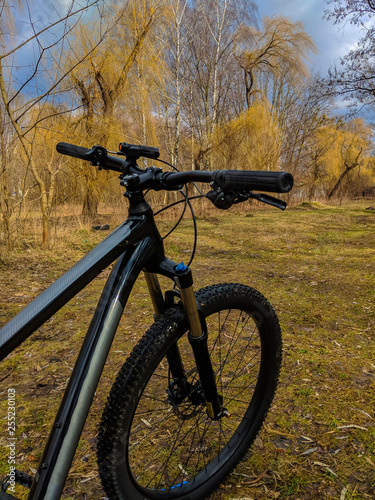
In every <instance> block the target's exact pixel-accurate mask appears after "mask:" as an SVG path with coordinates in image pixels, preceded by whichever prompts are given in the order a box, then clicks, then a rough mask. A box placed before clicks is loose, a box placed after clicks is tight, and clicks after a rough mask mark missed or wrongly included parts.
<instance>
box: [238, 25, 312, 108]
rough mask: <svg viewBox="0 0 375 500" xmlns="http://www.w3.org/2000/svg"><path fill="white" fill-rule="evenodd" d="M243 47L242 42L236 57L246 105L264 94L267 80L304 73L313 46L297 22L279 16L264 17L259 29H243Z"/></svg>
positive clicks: (306, 72)
mask: <svg viewBox="0 0 375 500" xmlns="http://www.w3.org/2000/svg"><path fill="white" fill-rule="evenodd" d="M244 34H245V35H246V41H247V47H246V48H245V50H242V47H243V46H242V45H240V49H239V50H238V53H237V60H238V63H239V65H240V67H241V68H242V70H243V75H244V84H245V90H246V104H247V106H248V107H250V106H251V104H252V103H253V102H254V100H257V99H258V98H260V99H262V98H264V97H265V96H267V92H268V85H269V82H270V80H275V79H278V78H284V77H285V75H287V74H294V75H303V76H307V75H308V73H309V70H308V66H307V58H308V54H309V52H310V51H313V52H315V51H316V47H315V44H314V42H313V40H312V38H311V37H310V36H309V35H308V34H307V33H306V31H305V29H304V26H303V24H302V23H301V22H295V23H294V22H292V21H291V20H290V19H288V18H286V17H282V16H276V17H271V18H270V17H264V18H263V29H261V30H257V29H255V28H251V27H250V28H247V30H246V32H245V33H244Z"/></svg>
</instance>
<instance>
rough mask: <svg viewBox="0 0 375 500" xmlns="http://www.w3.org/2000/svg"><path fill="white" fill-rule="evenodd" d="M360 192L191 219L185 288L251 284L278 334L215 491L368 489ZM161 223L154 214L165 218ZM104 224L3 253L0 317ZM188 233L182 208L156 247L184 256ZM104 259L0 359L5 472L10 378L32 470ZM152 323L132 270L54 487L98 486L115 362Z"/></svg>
mask: <svg viewBox="0 0 375 500" xmlns="http://www.w3.org/2000/svg"><path fill="white" fill-rule="evenodd" d="M371 204H372V205H373V203H371V202H370V203H368V204H364V203H351V204H347V205H342V206H325V205H322V204H319V203H312V204H302V205H300V206H297V207H293V208H291V209H288V210H287V211H286V212H280V211H277V210H274V209H273V210H272V209H261V208H253V206H251V207H250V208H248V209H246V211H233V210H230V211H229V212H220V211H215V212H211V211H210V212H208V211H206V213H205V216H203V215H202V216H200V217H199V218H198V231H199V239H198V250H197V255H196V257H195V260H194V262H193V265H192V269H193V273H194V277H195V283H196V287H200V286H205V285H208V284H211V283H219V282H224V281H231V282H243V283H245V284H249V285H251V286H253V287H254V288H257V289H259V290H260V291H261V292H262V293H263V294H264V295H265V296H266V297H267V298H268V300H269V301H270V302H271V303H272V304H273V306H274V307H275V309H276V311H277V314H278V316H279V318H280V323H281V327H282V333H283V339H284V358H283V369H282V374H281V378H280V384H279V389H278V391H277V394H276V397H275V400H274V404H273V406H272V408H271V410H270V412H269V414H268V417H267V419H266V423H265V425H264V428H263V430H262V431H261V433H260V435H259V437H258V438H257V440H256V442H255V444H254V446H253V447H252V449H251V450H250V452H249V455H248V456H247V458H246V460H244V461H243V462H242V463H241V464H240V465H239V466H238V467H237V468H236V469H235V471H234V472H233V474H232V475H231V476H230V477H229V478H228V480H227V481H226V483H225V484H224V485H222V486H221V487H220V488H219V489H218V490H217V492H216V493H214V494H213V495H212V497H211V498H212V500H227V499H233V500H234V499H237V500H240V499H241V500H249V499H254V500H259V499H260V500H266V499H267V500H268V499H269V500H270V499H276V498H280V499H282V498H288V499H292V500H297V499H300V500H310V499H311V500H315V499H316V500H320V499H322V500H323V499H327V500H328V499H330V500H352V499H353V500H354V499H358V500H359V499H363V500H365V499H374V498H375V412H374V408H375V355H374V354H375V339H374V332H375V314H374V309H375V305H374V303H375V300H374V299H375V286H374V285H375V278H374V267H375V231H374V229H375V212H374V210H367V209H366V208H368V206H369V205H371ZM107 219H108V218H107ZM107 219H106V218H105V217H104V221H105V220H107ZM108 220H109V219H108ZM170 224H171V223H170V222H168V221H161V228H162V231H166V230H167V227H169V226H170ZM104 233H105V232H103V234H102V233H101V232H95V231H92V230H91V229H90V228H89V227H88V228H87V229H85V228H82V227H81V228H78V229H76V228H72V229H71V231H70V234H69V238H67V240H66V242H65V243H61V242H60V243H59V246H58V248H55V249H52V250H49V251H41V250H40V249H38V248H37V247H34V246H30V245H27V244H26V243H25V244H23V245H22V244H20V248H19V249H18V250H16V251H13V252H10V253H6V254H4V253H3V254H2V258H1V261H0V273H1V285H2V286H1V288H0V325H3V324H4V323H5V322H6V321H7V320H9V319H10V318H11V317H12V316H13V315H15V314H16V313H17V311H19V310H20V309H21V308H22V307H23V306H25V305H26V304H27V303H29V302H30V300H31V299H32V298H33V297H35V296H36V295H37V294H38V293H39V292H40V291H42V290H43V289H44V288H45V287H46V286H47V285H48V284H50V283H51V282H53V281H54V279H56V277H58V276H59V275H61V274H62V272H63V271H64V270H67V269H68V268H69V267H70V266H71V265H72V264H73V263H74V262H75V261H76V260H78V259H79V258H80V257H81V256H82V255H84V253H85V252H87V251H88V250H90V248H92V247H93V246H94V245H95V244H96V242H97V241H99V240H100V239H101V238H102V237H103V236H104ZM105 234H107V233H105ZM191 246H192V229H191V223H190V222H189V221H185V220H184V221H183V222H182V224H181V225H180V227H179V229H178V230H177V231H176V232H175V233H173V236H172V237H170V238H169V239H168V241H167V243H166V248H167V254H168V255H169V256H170V257H172V258H174V259H175V260H178V261H181V260H184V261H185V262H186V261H187V260H188V259H189V252H190V249H191ZM108 272H109V271H104V272H103V273H102V274H101V275H100V276H99V277H98V279H96V280H95V281H94V282H93V283H92V284H91V285H89V286H88V287H86V288H85V289H84V290H83V291H82V292H80V293H79V294H78V295H77V296H76V297H75V298H74V299H72V300H71V301H70V302H69V303H68V304H67V305H66V306H65V307H64V308H63V309H62V310H61V311H60V312H59V313H58V314H57V315H56V316H55V317H53V318H52V319H51V320H49V321H48V322H47V323H46V324H45V325H44V326H43V327H42V328H40V329H39V330H38V331H37V332H36V333H35V334H33V335H32V336H31V337H30V339H28V340H27V341H25V342H24V343H23V344H22V345H21V346H20V347H19V348H18V349H17V350H16V351H15V352H14V353H13V354H12V355H11V356H9V357H8V358H7V359H6V360H5V361H4V362H3V364H2V370H1V375H0V380H1V388H0V404H1V406H0V412H1V413H0V414H1V415H2V416H3V418H2V420H1V422H2V424H1V429H0V431H1V432H0V434H1V441H0V442H1V444H2V448H1V452H0V474H1V475H4V474H5V473H6V472H7V471H9V464H8V463H7V462H8V458H9V447H7V437H8V430H7V426H6V424H7V408H8V406H7V404H8V389H9V388H11V389H15V392H16V400H15V401H16V403H15V410H16V436H17V441H16V447H15V453H16V455H15V461H16V464H17V468H19V469H20V470H23V471H25V472H27V473H29V474H32V473H33V472H35V469H36V467H37V464H38V460H39V459H40V458H41V449H42V446H43V443H44V442H45V440H46V438H47V436H48V432H49V429H50V426H51V424H52V420H53V415H54V413H55V412H56V411H57V408H58V404H59V400H60V398H61V396H62V394H63V390H64V388H65V386H66V383H67V380H68V377H69V374H70V372H71V369H72V366H73V365H74V361H75V358H76V356H77V352H78V347H79V345H80V342H81V341H82V339H83V337H84V334H85V331H86V329H87V327H88V324H89V321H90V317H91V315H92V313H93V311H94V308H95V305H96V302H97V300H98V296H99V293H100V289H101V287H102V286H103V284H104V280H105V278H106V277H107V275H108ZM151 322H152V311H151V303H150V299H149V298H148V296H147V292H146V286H145V283H144V280H143V278H142V280H140V281H139V282H138V283H137V284H136V286H135V288H134V290H133V292H132V294H131V297H130V302H129V306H128V307H127V310H126V314H125V315H124V318H123V319H122V321H121V325H120V328H119V331H118V335H117V337H116V339H115V342H114V345H113V347H112V350H111V354H110V356H109V358H108V361H107V364H106V367H105V370H104V373H103V377H102V379H101V382H100V386H99V388H98V391H97V393H96V396H95V401H94V403H93V406H92V408H91V410H90V415H89V419H88V421H87V424H86V427H85V430H84V433H83V436H82V439H81V441H80V443H79V447H78V450H77V453H76V456H75V459H74V463H73V465H72V468H71V472H70V475H69V480H68V482H67V486H66V489H65V492H64V498H71V499H77V500H78V499H86V498H87V499H102V498H105V494H104V492H103V491H102V489H101V487H100V482H99V478H98V475H97V468H96V462H95V450H96V437H95V436H96V431H97V425H98V421H99V418H100V414H101V411H102V408H103V406H104V404H105V400H106V396H107V394H108V391H109V388H110V386H111V384H112V383H113V380H114V377H115V374H116V373H117V371H118V370H119V368H120V367H121V365H122V363H123V362H124V360H125V359H126V357H127V355H128V353H129V352H130V350H131V349H132V348H133V346H134V345H135V344H136V342H137V340H138V339H139V337H140V335H141V334H142V333H143V332H144V331H145V329H147V327H148V326H149V325H150V324H151ZM17 495H18V496H20V497H21V496H22V493H21V490H18V493H17ZM23 498H25V497H23Z"/></svg>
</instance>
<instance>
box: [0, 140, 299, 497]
mask: <svg viewBox="0 0 375 500" xmlns="http://www.w3.org/2000/svg"><path fill="white" fill-rule="evenodd" d="M57 150H58V152H60V153H62V154H65V155H70V156H72V157H75V158H79V159H82V160H86V161H88V162H90V163H91V165H93V166H97V167H98V168H99V169H106V170H113V171H115V172H118V173H119V174H120V184H121V186H123V187H124V188H125V196H126V197H127V198H128V200H129V214H128V218H127V219H126V220H125V222H123V223H122V224H121V225H120V226H119V227H117V229H115V230H114V231H113V232H112V233H111V234H110V235H109V236H107V237H106V238H105V239H104V240H103V241H102V242H101V243H99V244H98V245H97V246H96V247H95V248H94V249H93V250H92V251H91V252H89V253H88V254H87V255H86V256H85V257H84V258H83V259H82V260H80V261H79V262H78V263H76V264H75V265H74V266H73V267H72V268H71V269H70V270H69V271H67V272H66V273H65V274H64V275H63V276H61V277H60V278H59V279H57V281H55V282H54V283H53V284H52V285H51V286H49V287H48V288H47V289H46V290H45V291H44V292H43V293H42V294H41V295H39V296H38V297H37V298H36V299H35V300H34V301H32V302H31V303H30V304H29V305H28V306H27V307H26V308H25V309H23V310H22V311H21V312H20V313H19V314H18V315H17V316H15V317H14V318H13V319H12V320H11V321H10V322H9V323H8V324H6V325H5V326H3V327H2V328H1V330H0V359H3V358H4V357H5V356H7V355H8V354H9V353H11V352H12V351H13V350H14V349H16V348H17V346H18V345H20V343H21V342H23V341H24V340H25V339H26V338H28V337H29V336H30V335H31V334H32V333H33V332H34V331H35V330H36V329H37V328H39V327H40V326H41V325H42V324H43V323H44V322H45V321H47V320H48V319H49V318H50V317H51V316H52V315H53V314H55V313H56V312H57V311H58V310H59V309H60V308H61V307H62V306H63V305H64V304H66V303H67V302H68V301H69V300H70V299H71V298H72V297H73V296H74V295H75V294H77V293H78V292H79V291H80V290H82V289H83V288H84V287H85V286H86V285H87V284H88V283H89V282H91V281H92V280H93V279H94V278H95V277H96V276H97V275H98V274H99V273H100V272H101V271H102V270H103V269H105V268H106V267H107V266H109V265H110V264H112V263H113V262H115V264H114V266H113V269H112V271H111V273H110V275H109V278H108V280H107V282H106V284H105V287H104V289H103V292H102V294H101V297H100V299H99V302H98V305H97V308H96V310H95V313H94V316H93V318H92V321H91V323H90V326H89V328H88V332H87V334H86V336H85V339H84V341H83V344H82V347H81V349H80V352H79V354H78V358H77V361H76V363H75V366H74V369H73V371H72V375H71V377H70V380H69V382H68V385H67V388H66V391H65V393H64V396H63V399H62V402H61V405H60V408H59V410H58V412H57V415H56V418H55V421H54V423H53V425H52V430H51V432H50V435H49V439H48V442H47V444H46V447H45V449H44V452H43V457H42V460H41V462H40V464H39V467H38V470H37V472H36V474H35V477H31V476H30V475H28V474H26V473H25V472H21V471H18V470H15V471H14V474H13V477H9V476H8V477H6V478H5V479H4V481H3V483H2V488H1V491H0V500H5V499H8V500H10V499H14V498H15V497H14V496H12V495H11V494H10V493H9V485H10V484H11V482H12V481H13V482H14V481H15V482H16V483H20V484H22V485H23V486H26V487H28V488H30V491H29V494H28V499H32V500H42V499H43V500H56V499H58V498H60V497H61V494H62V491H63V488H64V484H65V480H66V477H67V475H68V472H69V468H70V466H71V463H72V460H73V456H74V453H75V450H76V448H77V445H78V441H79V438H80V435H81V432H82V428H83V425H84V423H85V420H86V416H87V413H88V411H89V407H90V404H91V402H92V399H93V396H94V393H95V390H96V387H97V384H98V381H99V378H100V376H101V372H102V369H103V366H104V364H105V361H106V358H107V355H108V353H109V350H110V347H111V344H112V341H113V338H114V335H115V332H116V329H117V326H118V324H119V321H120V318H121V315H122V313H123V310H124V308H125V305H126V302H127V299H128V297H129V294H130V292H131V290H132V287H133V285H134V283H135V281H136V279H137V278H138V277H139V275H140V273H141V272H143V273H144V276H145V279H146V283H147V287H148V290H149V293H150V297H151V300H152V304H153V309H154V318H155V321H154V323H153V325H152V326H151V327H150V329H149V330H148V331H147V332H146V333H145V335H144V336H143V337H142V338H141V339H140V340H139V342H138V344H137V345H136V346H135V347H134V349H133V351H132V352H131V354H130V356H129V358H128V359H127V360H126V362H125V364H124V365H123V367H122V369H121V370H120V372H119V374H118V376H117V378H116V380H115V382H114V385H113V387H112V389H111V391H110V394H109V397H108V400H107V404H106V407H105V409H104V412H103V415H102V419H101V423H100V427H99V433H98V441H97V458H98V468H99V475H100V478H101V482H102V485H103V488H104V490H105V492H106V494H107V496H108V497H109V498H110V499H111V500H115V499H127V500H145V499H150V500H151V499H152V500H153V499H155V500H156V499H181V500H194V499H196V500H201V499H203V498H205V497H207V496H209V495H210V493H211V492H212V491H213V490H214V489H215V488H217V486H218V485H219V484H220V483H221V482H222V481H223V480H224V479H225V478H226V476H227V475H228V474H229V473H230V472H231V471H232V470H233V469H234V467H235V466H236V464H237V463H238V462H239V461H240V460H241V458H243V457H244V455H245V453H246V452H247V450H248V448H249V447H250V445H251V444H252V442H253V441H254V439H255V437H256V435H257V433H258V431H259V430H260V428H261V426H262V423H263V421H264V419H265V417H266V414H267V411H268V409H269V407H270V405H271V402H272V399H273V396H274V393H275V389H276V385H277V381H278V376H279V371H280V364H281V354H282V353H281V351H282V342H281V333H280V327H279V322H278V319H277V316H276V314H275V312H274V310H273V308H272V307H271V305H270V304H269V303H268V301H267V300H266V299H265V298H264V297H263V296H262V295H261V294H260V293H259V292H258V291H256V290H254V289H253V288H251V287H249V286H247V285H242V284H238V283H229V284H227V283H221V284H215V285H212V286H207V287H204V288H202V289H200V290H198V291H197V292H194V287H193V277H192V271H191V268H190V264H191V259H190V262H189V263H188V264H184V263H182V262H180V263H178V262H174V261H172V260H171V259H169V258H167V257H166V256H165V253H164V246H163V238H162V237H161V235H160V233H159V231H158V229H157V226H156V224H155V221H154V214H153V211H152V209H151V207H150V205H149V203H148V202H147V201H146V198H145V196H146V193H147V192H148V191H149V190H168V191H179V192H180V193H181V194H182V201H183V203H184V206H185V207H186V206H190V207H191V199H192V198H196V197H202V196H204V197H206V198H208V199H209V200H210V201H211V202H212V203H213V204H214V205H215V206H216V207H218V208H220V209H228V208H229V207H230V206H232V205H233V204H237V203H240V202H243V201H245V200H248V199H252V198H255V199H258V200H259V201H261V202H264V203H268V204H270V205H273V206H276V207H278V208H281V209H285V207H286V203H285V202H284V201H281V200H278V199H276V198H274V197H272V196H270V195H268V194H264V193H254V191H266V192H276V193H286V192H288V191H290V189H291V188H292V185H293V177H292V176H291V175H290V174H289V173H286V172H269V171H237V170H216V171H203V170H201V171H189V172H178V171H167V172H165V171H163V170H162V169H161V168H157V167H154V166H152V167H147V168H141V167H140V166H139V165H138V163H137V161H138V160H139V159H140V158H148V159H151V160H155V161H156V160H158V161H159V150H158V149H157V148H153V147H149V146H141V145H131V144H127V143H121V144H120V147H119V151H118V152H110V151H107V150H106V149H105V148H103V147H101V146H94V147H93V148H84V147H82V146H76V145H72V144H67V143H59V144H58V145H57ZM164 163H165V162H164ZM188 183H194V185H195V186H196V190H197V191H196V192H197V193H199V194H198V195H195V196H189V194H188V190H187V189H185V187H184V186H185V185H187V184H188ZM197 183H203V185H204V186H207V185H209V189H210V190H209V192H207V193H206V194H204V193H203V192H202V190H201V189H202V188H199V187H198V186H197ZM175 203H177V202H175ZM175 203H174V204H175ZM194 250H195V245H194ZM193 253H194V251H193ZM158 276H163V277H167V278H169V280H170V283H171V287H170V289H169V290H166V291H165V293H163V292H162V289H161V286H160V283H159V279H158ZM168 283H169V281H168ZM7 490H8V491H7Z"/></svg>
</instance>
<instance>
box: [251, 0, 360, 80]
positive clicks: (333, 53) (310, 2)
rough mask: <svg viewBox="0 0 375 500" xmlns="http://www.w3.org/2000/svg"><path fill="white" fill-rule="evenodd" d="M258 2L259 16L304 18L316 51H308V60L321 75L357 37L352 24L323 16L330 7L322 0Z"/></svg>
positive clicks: (353, 43)
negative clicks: (330, 19) (338, 22)
mask: <svg viewBox="0 0 375 500" xmlns="http://www.w3.org/2000/svg"><path fill="white" fill-rule="evenodd" d="M257 5H258V11H259V17H260V18H262V17H263V15H267V16H272V15H281V16H285V17H289V18H291V19H292V20H293V21H302V22H303V24H304V26H305V29H306V31H307V33H308V34H309V35H310V36H311V37H312V38H313V40H314V42H315V45H316V46H317V48H318V51H319V52H318V54H310V58H309V59H310V62H311V64H312V65H313V66H314V67H315V70H316V71H318V72H319V73H320V74H321V75H322V76H324V75H325V74H326V73H327V71H328V68H329V67H330V66H333V65H334V64H337V65H338V64H339V62H340V57H342V56H344V55H345V54H347V53H348V52H349V50H350V49H351V48H353V47H354V46H355V44H356V42H357V40H358V39H359V38H360V31H359V29H358V28H356V27H354V26H352V25H351V24H349V23H346V25H345V26H339V25H334V24H333V22H332V21H327V20H325V19H323V15H324V11H325V10H326V9H328V7H329V6H328V5H327V3H326V2H325V0H259V1H257Z"/></svg>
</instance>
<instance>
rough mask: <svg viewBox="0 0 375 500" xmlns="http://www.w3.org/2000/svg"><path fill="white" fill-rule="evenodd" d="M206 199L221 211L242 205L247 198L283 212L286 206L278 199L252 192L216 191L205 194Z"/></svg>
mask: <svg viewBox="0 0 375 500" xmlns="http://www.w3.org/2000/svg"><path fill="white" fill-rule="evenodd" d="M206 198H208V199H209V200H210V201H211V202H212V203H213V204H214V205H215V207H216V208H221V209H222V210H227V209H228V208H230V207H231V206H232V205H236V204H237V203H242V202H243V201H246V200H248V199H249V198H252V199H255V200H258V201H261V202H262V203H266V204H267V205H272V206H273V207H276V208H279V209H280V210H285V209H286V207H287V204H286V203H285V201H282V200H279V199H278V198H274V197H273V196H270V195H268V194H264V193H253V192H252V191H250V192H248V193H246V192H242V193H241V192H240V193H236V192H232V193H225V191H222V190H220V191H217V190H212V191H209V192H208V193H207V194H206Z"/></svg>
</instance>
